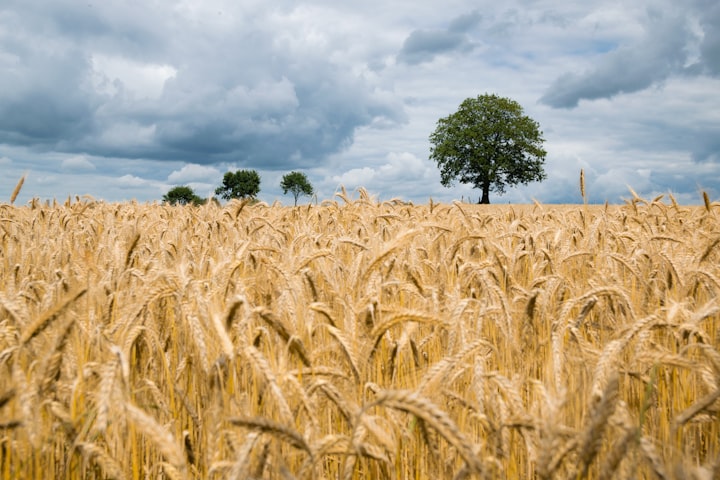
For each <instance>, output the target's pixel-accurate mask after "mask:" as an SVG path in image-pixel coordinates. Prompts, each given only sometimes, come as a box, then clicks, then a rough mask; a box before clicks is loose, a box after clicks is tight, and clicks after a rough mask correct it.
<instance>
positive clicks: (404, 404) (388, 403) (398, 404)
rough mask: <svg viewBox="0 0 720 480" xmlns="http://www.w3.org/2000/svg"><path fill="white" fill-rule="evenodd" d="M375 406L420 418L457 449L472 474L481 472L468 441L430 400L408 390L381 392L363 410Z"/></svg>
mask: <svg viewBox="0 0 720 480" xmlns="http://www.w3.org/2000/svg"><path fill="white" fill-rule="evenodd" d="M376 406H385V407H389V408H394V409H396V410H401V411H404V412H407V413H411V414H413V415H415V416H416V417H418V418H421V419H422V420H423V421H425V423H426V424H427V425H429V426H431V427H433V428H434V429H435V430H436V431H437V432H438V433H439V434H440V435H441V436H442V437H443V438H444V439H445V440H446V441H447V442H448V443H449V444H451V445H452V446H454V447H455V448H456V449H457V451H458V453H459V454H460V456H461V457H462V459H463V460H464V461H465V463H467V465H468V466H469V467H470V469H471V470H472V471H473V472H478V473H480V472H483V470H484V467H483V464H482V462H481V461H480V459H479V458H478V457H477V455H475V452H474V451H473V448H472V443H471V442H470V440H469V439H468V438H467V437H466V436H465V435H464V434H463V433H462V432H461V431H460V429H459V428H458V426H457V425H456V424H455V422H453V421H452V419H451V418H450V417H449V416H448V414H447V413H445V412H444V411H443V410H441V409H440V408H438V407H437V406H436V405H435V404H434V403H432V402H431V401H430V400H428V399H426V398H424V397H421V396H420V395H418V394H417V393H415V392H413V391H409V390H383V391H380V392H379V393H378V395H377V396H376V398H375V401H374V402H372V403H370V404H369V405H367V406H366V407H365V408H364V410H367V409H369V408H371V407H376Z"/></svg>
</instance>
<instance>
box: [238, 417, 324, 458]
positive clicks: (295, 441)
mask: <svg viewBox="0 0 720 480" xmlns="http://www.w3.org/2000/svg"><path fill="white" fill-rule="evenodd" d="M228 422H230V423H231V424H233V425H235V426H238V427H245V428H249V429H251V430H258V431H260V432H262V433H269V434H270V435H272V436H274V437H276V438H278V439H279V440H282V441H283V442H285V443H288V444H290V445H292V446H293V447H295V448H297V449H299V450H305V451H306V452H307V453H308V455H310V456H312V449H311V448H310V446H309V445H308V444H307V442H306V441H305V439H304V438H303V436H302V435H300V433H298V432H297V431H296V430H293V429H292V428H290V427H287V426H285V425H283V424H282V423H278V422H276V421H274V420H270V419H269V418H265V417H254V418H245V417H232V418H229V419H228Z"/></svg>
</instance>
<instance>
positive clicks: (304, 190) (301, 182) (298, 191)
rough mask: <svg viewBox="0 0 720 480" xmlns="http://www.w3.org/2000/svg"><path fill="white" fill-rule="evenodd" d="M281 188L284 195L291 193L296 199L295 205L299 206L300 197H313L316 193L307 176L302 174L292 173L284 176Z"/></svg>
mask: <svg viewBox="0 0 720 480" xmlns="http://www.w3.org/2000/svg"><path fill="white" fill-rule="evenodd" d="M280 186H281V187H282V189H283V194H286V195H287V193H288V192H291V193H292V194H293V196H294V197H295V205H296V206H297V201H298V197H299V196H300V195H307V196H311V195H312V194H313V192H314V190H313V186H312V185H311V184H310V181H309V180H308V178H307V176H306V175H305V174H304V173H302V172H290V173H288V174H286V175H285V176H283V178H282V181H281V182H280Z"/></svg>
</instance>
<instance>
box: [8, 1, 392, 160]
mask: <svg viewBox="0 0 720 480" xmlns="http://www.w3.org/2000/svg"><path fill="white" fill-rule="evenodd" d="M31 3H33V5H27V4H26V3H25V4H20V3H16V4H15V10H13V11H12V12H11V13H8V14H6V15H0V31H2V30H5V31H6V32H11V34H7V35H2V34H0V67H2V71H3V72H5V75H3V77H2V78H0V143H6V144H9V145H17V146H22V145H28V146H32V147H33V148H36V149H37V148H45V149H47V150H54V151H60V152H67V153H79V152H82V153H88V154H90V155H94V156H98V157H126V158H147V159H157V160H185V161H193V162H196V163H205V164H210V163H218V162H227V161H237V162H240V163H242V164H247V165H249V166H258V165H262V166H264V167H272V166H279V165H282V164H283V163H287V162H288V160H289V159H293V161H294V162H295V163H296V165H298V166H307V165H311V164H315V163H317V162H322V160H323V158H324V157H325V156H327V155H328V154H330V153H334V152H337V151H339V150H341V149H343V148H345V147H346V146H348V145H349V144H350V143H351V142H352V139H353V135H354V132H355V130H356V129H357V128H358V127H360V126H363V125H368V124H370V123H372V122H373V121H374V120H377V119H384V120H385V121H386V122H392V123H395V122H400V123H402V122H404V121H405V114H404V112H403V106H402V103H401V101H399V100H396V99H395V98H394V96H393V95H392V94H391V93H390V94H388V92H386V91H383V90H382V89H381V88H379V87H378V86H376V85H372V84H370V83H368V82H367V81H366V80H365V79H364V78H363V77H361V76H359V75H357V74H353V73H350V72H349V71H348V70H349V68H347V67H348V65H344V64H343V59H342V58H336V59H332V60H331V59H330V57H332V55H330V53H331V52H330V51H328V48H330V47H329V46H323V45H320V46H316V45H309V46H306V49H305V50H303V51H298V48H303V47H302V44H303V41H304V40H305V39H304V38H293V37H292V36H289V37H287V38H285V39H284V40H279V37H280V35H278V32H277V31H276V30H275V29H276V27H274V26H272V25H269V24H268V25H265V24H264V23H263V22H271V21H272V20H273V19H272V18H265V17H262V15H261V17H260V18H253V17H252V15H251V14H250V13H248V12H245V11H244V10H243V9H242V8H240V9H238V10H237V11H236V12H235V14H236V17H237V18H235V19H234V20H233V23H232V25H230V26H225V25H223V24H222V23H221V22H222V17H221V15H220V14H221V13H222V12H212V13H217V16H218V18H219V19H218V18H215V17H211V18H210V19H209V20H208V21H213V22H220V23H219V25H217V26H215V27H213V25H206V24H204V23H203V22H201V21H199V20H198V18H197V17H196V16H193V18H192V21H191V20H188V19H187V18H183V17H182V15H181V12H180V13H179V12H178V11H176V10H173V9H171V8H168V10H167V11H159V10H157V9H154V7H152V6H150V7H146V10H145V11H143V12H141V14H140V15H138V16H135V13H134V12H130V10H129V9H127V8H122V9H116V8H113V7H112V6H111V5H105V4H101V5H99V6H98V7H97V8H94V7H92V6H90V4H85V3H84V2H81V3H78V2H57V3H53V2H48V3H47V4H45V5H44V7H46V11H45V14H44V15H40V14H39V13H38V10H39V9H40V8H42V7H40V6H39V5H41V2H31ZM130 13H133V16H129V14H130ZM229 13H230V12H228V14H229ZM263 14H264V15H268V16H269V17H271V16H272V15H277V12H272V11H269V12H264V13H263ZM38 31H40V32H42V34H43V35H42V36H38V35H37V33H38ZM295 40H297V42H294V41H295ZM298 45H300V47H298ZM103 62H104V63H103ZM123 62H124V63H123ZM113 64H116V65H119V66H116V67H115V71H116V73H113V72H110V71H103V70H102V65H111V66H112V65H113ZM123 66H124V67H126V68H123ZM163 69H164V70H163ZM161 71H164V72H166V75H167V78H165V79H160V80H158V79H157V78H155V79H153V78H152V77H153V75H155V76H157V75H158V74H157V72H161ZM133 72H134V73H133ZM167 72H170V73H167ZM143 75H145V76H147V77H148V79H147V81H146V82H145V83H148V82H155V83H156V84H157V82H158V81H159V82H160V84H159V85H160V86H159V88H158V89H159V91H160V94H159V95H154V96H153V95H150V94H148V93H147V91H149V90H148V89H149V87H148V86H147V85H145V84H143V83H142V77H143ZM138 78H140V80H138ZM163 81H164V87H163V84H162V82H163ZM133 82H135V85H134V84H133Z"/></svg>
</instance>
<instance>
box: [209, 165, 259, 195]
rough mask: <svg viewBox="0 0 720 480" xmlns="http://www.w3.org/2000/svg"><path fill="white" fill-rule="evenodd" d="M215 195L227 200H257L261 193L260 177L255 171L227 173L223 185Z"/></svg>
mask: <svg viewBox="0 0 720 480" xmlns="http://www.w3.org/2000/svg"><path fill="white" fill-rule="evenodd" d="M215 193H216V194H218V195H220V196H221V197H222V198H224V199H225V200H230V199H232V198H246V197H250V198H255V197H257V194H258V193H260V175H258V173H257V172H256V171H255V170H238V171H237V172H235V173H233V172H227V173H225V176H223V184H222V185H221V186H219V187H218V188H216V189H215Z"/></svg>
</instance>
